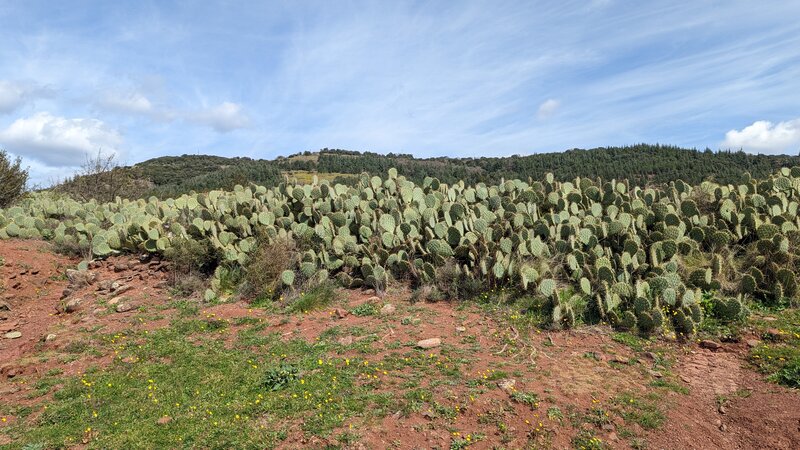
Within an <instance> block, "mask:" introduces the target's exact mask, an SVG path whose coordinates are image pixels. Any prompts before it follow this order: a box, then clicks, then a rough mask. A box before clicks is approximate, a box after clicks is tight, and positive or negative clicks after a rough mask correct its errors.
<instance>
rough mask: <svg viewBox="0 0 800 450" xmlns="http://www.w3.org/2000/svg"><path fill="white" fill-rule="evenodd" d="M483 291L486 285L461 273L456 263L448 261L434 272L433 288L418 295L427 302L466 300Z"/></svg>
mask: <svg viewBox="0 0 800 450" xmlns="http://www.w3.org/2000/svg"><path fill="white" fill-rule="evenodd" d="M485 290H486V284H485V283H484V282H483V281H482V280H481V279H480V278H478V277H471V276H469V275H466V274H464V273H462V272H461V269H459V267H458V263H457V262H455V261H454V260H449V261H447V262H446V263H445V264H444V265H443V266H442V267H440V268H438V269H437V270H436V278H435V279H434V280H433V286H431V287H430V288H429V289H423V290H422V291H423V292H420V293H419V295H420V296H422V297H424V298H425V299H426V300H428V301H439V300H468V299H471V298H474V297H476V296H478V295H479V294H480V293H481V292H484V291H485Z"/></svg>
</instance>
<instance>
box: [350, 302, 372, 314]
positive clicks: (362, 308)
mask: <svg viewBox="0 0 800 450" xmlns="http://www.w3.org/2000/svg"><path fill="white" fill-rule="evenodd" d="M350 313H351V314H353V315H354V316H358V317H365V316H374V315H375V314H377V313H378V308H376V307H375V305H373V304H372V303H362V304H360V305H358V306H356V307H355V308H353V309H351V310H350Z"/></svg>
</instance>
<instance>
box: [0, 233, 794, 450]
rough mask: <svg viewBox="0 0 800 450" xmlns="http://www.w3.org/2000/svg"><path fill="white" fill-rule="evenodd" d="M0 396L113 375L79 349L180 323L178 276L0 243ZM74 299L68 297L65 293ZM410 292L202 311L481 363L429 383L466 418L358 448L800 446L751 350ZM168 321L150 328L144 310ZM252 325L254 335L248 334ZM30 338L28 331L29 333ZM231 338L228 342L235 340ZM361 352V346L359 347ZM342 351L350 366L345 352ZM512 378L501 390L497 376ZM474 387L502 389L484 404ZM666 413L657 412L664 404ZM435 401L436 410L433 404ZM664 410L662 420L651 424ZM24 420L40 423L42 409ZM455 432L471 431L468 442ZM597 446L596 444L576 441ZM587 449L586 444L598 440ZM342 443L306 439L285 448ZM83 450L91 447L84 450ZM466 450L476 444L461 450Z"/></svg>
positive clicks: (396, 379)
mask: <svg viewBox="0 0 800 450" xmlns="http://www.w3.org/2000/svg"><path fill="white" fill-rule="evenodd" d="M0 257H2V259H3V260H4V262H5V264H4V265H3V266H2V267H0V300H1V301H2V302H5V305H6V306H7V310H3V309H4V308H3V306H2V305H3V303H0V399H2V403H3V404H5V405H6V406H9V405H26V406H37V405H41V404H42V403H45V404H46V403H47V402H48V401H51V399H52V395H47V396H43V397H35V398H34V397H32V396H31V395H29V394H30V392H31V390H33V385H34V384H35V382H36V380H37V379H39V378H41V377H43V376H44V375H45V374H47V373H48V372H51V371H52V370H53V369H59V370H60V371H63V376H65V377H67V376H79V375H80V374H82V373H83V372H84V371H85V370H86V368H87V367H89V366H104V365H108V364H109V363H110V362H111V361H112V360H113V359H114V358H115V357H117V358H118V357H119V356H117V355H116V354H115V352H114V347H113V346H108V347H107V348H102V347H100V348H97V347H96V346H95V347H92V351H90V352H85V351H83V352H82V351H75V349H80V348H81V346H82V345H85V344H86V339H87V337H86V336H87V335H88V333H91V332H94V331H97V330H102V331H103V332H104V333H106V334H113V333H115V332H116V331H119V330H124V329H130V328H134V329H139V330H142V329H143V330H153V329H157V328H160V327H167V326H169V325H170V321H171V319H173V318H175V317H176V316H177V315H178V314H179V311H178V310H177V309H170V308H167V307H166V306H165V305H168V304H169V302H171V301H172V300H173V299H172V297H171V296H170V292H169V290H168V288H167V284H166V282H165V280H166V279H167V277H168V272H167V271H168V268H167V267H166V266H165V265H164V264H162V263H160V262H158V261H148V260H145V261H140V260H139V259H137V258H135V257H131V256H128V257H119V258H110V259H109V260H107V261H103V262H99V263H97V264H96V265H94V266H92V267H91V268H90V273H91V274H92V275H91V278H92V279H85V276H86V275H85V274H74V273H71V274H70V277H67V276H66V273H67V269H70V268H74V267H75V264H76V261H75V260H70V259H69V258H66V257H63V256H59V255H55V254H53V253H52V252H51V251H50V250H49V247H48V245H47V244H45V243H42V242H37V241H0ZM65 291H66V292H65ZM408 297H409V296H408V294H407V293H406V292H403V291H398V292H390V293H389V294H388V295H387V296H386V297H384V298H382V299H381V300H380V302H381V304H380V305H378V307H381V305H383V304H386V303H390V304H392V306H394V307H395V309H396V310H395V311H392V312H388V313H386V314H383V315H379V316H378V317H375V316H364V317H360V316H357V315H355V314H347V313H346V312H344V311H345V310H348V309H349V310H352V308H354V307H357V306H358V305H361V304H364V303H368V302H375V301H376V299H375V298H374V293H371V292H361V291H358V292H347V293H346V299H345V300H343V302H342V303H341V304H336V305H332V306H330V307H328V308H325V309H321V310H317V311H312V312H310V313H308V314H299V315H275V314H270V313H267V312H265V311H264V310H263V309H258V308H253V307H251V306H250V305H249V304H247V303H245V302H232V303H223V304H217V305H201V306H200V310H201V314H204V315H206V316H207V317H215V318H216V319H217V320H225V321H228V322H230V323H231V327H232V329H233V330H236V328H237V327H238V326H239V325H236V323H237V322H236V319H238V318H243V317H258V318H261V319H263V321H265V322H266V323H267V326H266V328H265V329H264V331H263V333H265V334H266V333H275V332H278V333H281V334H282V335H283V336H285V337H286V338H287V339H289V338H297V337H301V338H302V339H305V340H307V341H309V342H311V341H314V340H316V339H320V338H321V336H323V335H324V333H325V332H326V331H328V330H330V329H331V328H332V327H339V329H343V330H353V329H361V330H363V332H362V333H361V334H360V335H354V334H353V335H350V334H347V333H345V335H344V336H341V337H339V338H338V339H340V341H342V340H343V341H344V342H348V340H349V342H352V341H354V340H355V341H357V340H359V339H363V338H364V336H373V339H374V340H376V346H377V349H378V350H377V351H376V352H375V353H372V354H370V355H369V358H370V359H372V360H374V361H376V362H377V361H381V360H382V358H385V357H386V356H387V355H389V354H390V353H391V351H392V349H393V348H396V346H397V345H399V344H407V343H416V342H417V341H419V340H422V339H426V338H440V339H441V341H442V344H441V345H440V346H438V347H435V348H432V349H430V350H426V351H425V353H426V354H427V355H428V357H429V358H432V359H433V360H436V361H439V362H437V364H438V363H441V364H445V365H447V364H450V363H451V362H452V361H453V360H454V359H456V358H460V357H463V358H466V359H468V360H469V369H468V370H467V373H466V374H464V377H465V378H466V382H464V383H446V382H437V380H435V379H431V380H427V387H430V389H431V390H432V391H433V392H435V394H436V396H437V398H438V399H439V400H438V401H439V403H437V404H438V405H440V406H441V405H444V406H446V407H450V408H452V409H453V410H455V411H457V414H455V416H454V417H444V416H443V415H442V414H441V413H439V412H437V411H435V410H434V408H433V407H428V408H422V410H420V411H419V412H416V413H413V414H408V415H401V414H399V412H398V413H397V414H389V415H386V416H385V417H383V418H382V419H379V420H370V421H367V422H365V423H364V424H363V428H362V429H361V436H360V439H359V441H358V442H356V443H354V444H348V446H349V447H350V448H363V449H383V448H408V449H418V448H456V447H454V443H455V442H465V440H466V442H465V444H464V446H465V447H466V446H469V448H476V449H479V448H571V447H578V448H581V447H584V448H603V447H602V446H606V448H608V447H610V448H631V447H637V446H646V447H647V448H650V449H709V448H721V449H751V448H770V449H796V448H800V393H798V392H797V391H796V390H791V389H787V388H784V387H781V386H778V385H775V384H772V383H768V382H766V381H764V380H763V376H761V375H760V374H758V373H756V372H754V371H753V370H752V369H750V368H749V367H748V364H747V362H746V356H747V352H748V348H747V346H746V345H744V344H722V347H721V348H719V349H716V350H715V351H712V350H708V349H704V348H700V346H699V345H697V343H692V344H688V345H687V344H679V343H676V342H674V341H669V340H655V341H654V342H648V343H646V345H645V346H643V347H642V346H640V345H638V344H637V345H632V344H630V343H627V342H625V341H624V340H622V339H619V337H618V336H617V337H616V338H615V333H614V332H613V331H612V330H610V329H608V328H605V327H584V328H579V329H577V330H573V331H568V332H546V331H542V330H537V329H535V328H532V327H525V328H522V327H517V326H515V325H514V324H515V322H514V321H513V320H504V319H503V318H502V317H498V316H497V315H492V314H488V313H486V311H484V310H481V309H479V308H476V307H469V306H466V307H459V306H457V305H454V304H450V303H433V304H427V303H414V304H412V303H411V302H410V301H409V298H408ZM141 307H146V308H147V309H148V311H158V313H157V314H151V316H150V317H145V318H143V317H142V315H141V314H137V310H138V309H139V308H141ZM242 326H244V325H242ZM14 332H18V333H19V334H21V335H20V336H19V337H17V334H15V333H14ZM232 335H233V333H228V334H226V335H225V336H220V339H229V336H232ZM353 355H355V351H353ZM341 356H345V357H346V356H347V354H345V355H341ZM498 371H500V372H502V373H503V374H504V376H503V377H502V378H500V379H496V376H495V373H497V372H498ZM406 375H407V374H406ZM470 380H476V381H477V382H481V381H485V380H491V383H490V385H491V388H490V389H487V390H486V391H485V392H484V393H483V394H482V395H480V396H478V397H477V398H475V397H474V396H473V395H472V391H470V390H469V389H468V388H467V386H468V385H469V382H470ZM404 381H405V379H404V374H403V373H402V372H400V373H395V374H392V376H391V377H389V379H388V380H387V382H386V383H384V384H382V385H381V387H380V388H379V389H383V390H386V391H387V392H393V393H395V394H396V395H400V392H401V391H402V389H403V383H404ZM515 392H516V393H535V394H536V396H535V402H536V403H535V404H526V403H525V402H521V401H512V399H511V396H512V394H513V393H515ZM653 405H655V407H654V408H655V411H656V412H655V413H653V410H652V407H653ZM429 406H430V405H429ZM651 413H653V414H654V415H656V416H657V415H658V414H661V415H662V417H663V418H664V419H665V420H663V421H661V422H658V420H655V422H658V423H655V424H653V421H651V420H649V419H648V417H649V416H648V414H651ZM17 420H23V419H19V418H17V417H13V416H8V417H4V422H2V423H0V446H2V445H13V442H11V439H10V438H9V437H8V436H7V435H5V434H4V433H3V428H4V427H7V426H10V425H11V424H13V423H14V422H15V421H17ZM24 420H28V421H35V420H36V415H35V414H33V415H31V416H28V417H26V418H24ZM451 430H473V431H472V433H474V438H473V437H472V436H469V438H467V436H464V435H463V434H462V433H460V432H453V431H451ZM582 435H586V436H594V437H596V438H597V439H599V441H598V442H602V444H597V445H598V446H597V447H592V446H593V445H594V443H593V442H591V441H590V440H587V441H586V442H584V441H581V440H580V439H578V437H580V436H582ZM587 439H588V438H587ZM329 444H332V442H328V441H326V440H325V439H324V438H320V437H314V436H305V435H303V433H302V431H300V430H299V429H298V431H297V433H296V434H293V435H292V436H291V437H290V438H289V439H287V440H286V441H285V442H284V443H283V444H282V445H283V446H284V447H285V448H320V447H324V446H325V445H329ZM81 446H85V445H78V447H81ZM462 448H463V447H462Z"/></svg>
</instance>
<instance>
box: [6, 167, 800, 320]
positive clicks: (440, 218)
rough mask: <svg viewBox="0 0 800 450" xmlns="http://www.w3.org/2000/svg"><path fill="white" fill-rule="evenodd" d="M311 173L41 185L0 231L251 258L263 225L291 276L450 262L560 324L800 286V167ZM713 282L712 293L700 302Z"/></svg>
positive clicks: (677, 313)
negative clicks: (731, 173) (64, 194)
mask: <svg viewBox="0 0 800 450" xmlns="http://www.w3.org/2000/svg"><path fill="white" fill-rule="evenodd" d="M314 181H315V182H314V183H311V184H303V185H299V184H296V183H292V182H286V183H282V184H280V185H279V186H277V187H275V188H272V189H267V188H264V187H258V186H250V187H242V186H237V187H236V188H235V189H234V190H232V191H210V192H208V193H200V194H195V193H192V194H189V195H183V196H181V197H178V198H173V199H167V200H159V199H157V198H155V197H151V198H150V199H140V200H137V201H129V200H122V199H118V200H117V201H115V202H111V203H105V204H98V203H96V202H88V203H79V202H76V201H73V200H70V199H68V198H57V197H54V196H52V195H49V194H46V193H44V194H35V195H32V196H30V197H29V198H27V199H25V200H24V201H22V202H21V203H19V204H18V205H16V206H13V207H11V208H8V209H6V210H0V238H2V239H9V238H42V239H46V240H51V241H54V242H55V243H59V244H65V243H71V244H79V243H83V244H84V245H86V246H91V249H92V253H93V255H94V256H95V257H98V258H103V257H107V256H108V255H112V254H115V253H118V252H150V253H161V252H164V251H165V250H167V249H168V248H170V246H172V245H174V244H175V243H176V242H178V241H179V240H187V239H188V240H206V241H208V242H210V243H211V245H212V246H213V247H215V248H217V249H218V250H220V251H221V253H222V254H224V259H225V261H226V262H225V264H223V265H222V266H220V270H224V268H225V267H228V268H230V267H235V266H239V265H244V264H245V263H246V261H247V258H248V254H250V253H251V252H252V251H253V249H254V248H255V247H256V245H257V236H261V238H262V239H269V240H275V239H294V240H298V241H302V242H303V243H304V246H303V248H304V250H303V253H302V257H301V261H300V262H299V263H298V266H297V267H296V268H295V270H289V271H286V272H284V273H283V274H282V276H281V281H282V283H283V284H284V285H286V286H287V287H290V286H292V285H293V284H297V283H299V282H301V280H308V279H326V278H330V279H334V280H336V281H338V282H339V283H341V284H342V285H344V286H346V287H360V286H372V287H376V288H378V289H381V288H383V287H385V286H386V284H387V282H389V280H390V279H398V280H402V279H409V280H411V281H412V282H413V283H418V284H424V283H427V282H432V281H434V280H435V279H436V277H437V273H438V272H439V271H440V270H442V267H444V266H445V265H447V267H448V269H449V270H450V271H453V270H454V269H453V268H454V267H455V270H456V271H457V272H459V277H461V281H462V282H469V280H475V279H477V280H481V282H484V283H485V284H486V285H491V286H496V287H510V288H512V289H514V290H516V291H518V292H520V293H525V292H529V293H530V294H531V295H533V296H536V297H538V298H540V299H544V301H543V304H544V309H545V313H546V315H548V316H549V317H550V320H549V322H550V323H551V324H552V325H553V326H555V327H568V326H571V325H572V324H573V323H574V322H575V321H576V320H577V319H580V320H583V321H586V322H599V321H606V322H609V323H611V324H613V325H615V326H617V327H620V328H623V329H631V330H634V329H635V330H637V331H639V332H640V333H643V334H649V333H652V332H654V331H656V330H659V329H669V328H672V329H674V330H675V332H676V333H678V334H679V335H690V334H692V333H693V332H694V330H695V328H696V326H697V325H698V323H699V322H700V321H701V320H702V317H703V314H704V313H711V314H714V315H716V316H717V317H719V318H720V319H723V320H733V319H736V318H739V317H741V316H742V315H744V314H746V311H747V308H746V306H745V305H746V304H747V302H748V301H751V300H753V301H759V302H768V303H776V302H777V303H779V302H784V301H787V300H791V299H793V298H794V297H795V295H796V293H797V281H796V271H797V256H798V244H800V232H798V227H800V221H799V220H798V215H797V212H798V211H797V210H798V204H799V203H800V167H795V168H792V169H788V168H784V169H781V170H780V171H779V172H778V173H776V174H774V175H773V176H771V177H769V178H765V179H752V178H750V176H749V175H743V177H742V180H741V182H740V183H739V184H737V185H718V184H715V183H711V182H703V183H701V184H699V185H696V186H691V185H689V184H687V183H685V182H683V181H680V180H678V181H675V182H672V183H670V185H669V186H668V187H666V188H663V189H655V188H648V187H641V186H632V185H630V184H629V183H628V182H626V181H620V180H601V179H588V178H578V179H575V180H573V181H570V182H557V181H555V180H554V177H553V176H552V174H548V175H547V176H546V177H545V179H544V180H528V181H520V180H509V181H504V182H502V183H499V184H498V185H495V186H487V185H484V184H477V185H474V186H468V185H465V184H464V183H463V182H462V183H456V184H452V185H447V184H444V183H441V182H439V181H438V180H437V179H435V178H426V179H425V180H424V182H423V183H422V184H421V185H417V184H415V183H413V182H411V181H408V180H407V179H405V178H404V177H403V176H398V174H397V171H396V170H394V169H391V170H389V173H388V177H386V178H381V177H378V176H372V177H370V176H368V175H362V176H361V181H360V183H359V184H358V185H357V186H355V187H348V186H344V185H331V184H329V183H327V182H325V181H323V182H317V180H314ZM218 285H219V284H218V283H217V284H214V283H212V290H211V291H209V292H207V296H208V297H213V295H214V292H213V289H215V288H217V287H218ZM704 293H712V295H705V298H706V299H708V298H711V299H712V300H711V302H710V307H708V304H707V305H706V306H707V307H706V308H701V306H700V304H701V299H702V298H703V296H704Z"/></svg>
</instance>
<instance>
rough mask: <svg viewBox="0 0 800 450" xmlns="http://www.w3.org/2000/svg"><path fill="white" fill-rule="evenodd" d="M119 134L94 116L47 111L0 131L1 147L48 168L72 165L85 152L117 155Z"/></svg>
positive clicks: (84, 156)
mask: <svg viewBox="0 0 800 450" xmlns="http://www.w3.org/2000/svg"><path fill="white" fill-rule="evenodd" d="M121 145H122V136H121V135H120V133H119V132H118V131H117V130H115V129H113V128H110V127H109V126H107V125H106V124H105V123H103V122H102V121H100V120H97V119H66V118H63V117H57V116H54V115H52V114H50V113H48V112H41V113H37V114H34V115H33V116H31V117H28V118H21V119H17V120H16V121H14V122H13V123H12V124H11V125H9V127H8V128H6V129H5V130H2V131H0V147H2V148H5V149H7V150H8V151H10V152H11V153H14V154H16V155H20V156H23V157H26V158H30V159H32V160H36V161H39V162H41V163H42V164H45V165H47V166H51V167H74V166H78V165H80V164H81V163H83V162H84V160H85V158H86V156H87V155H91V154H96V153H97V152H98V151H102V152H103V153H104V154H112V153H113V154H119V151H120V150H119V149H120V146H121Z"/></svg>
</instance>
